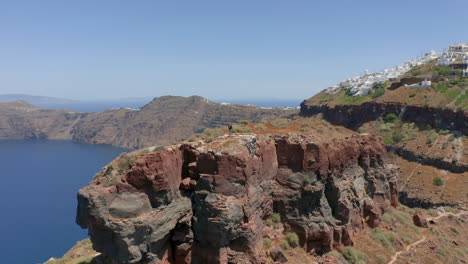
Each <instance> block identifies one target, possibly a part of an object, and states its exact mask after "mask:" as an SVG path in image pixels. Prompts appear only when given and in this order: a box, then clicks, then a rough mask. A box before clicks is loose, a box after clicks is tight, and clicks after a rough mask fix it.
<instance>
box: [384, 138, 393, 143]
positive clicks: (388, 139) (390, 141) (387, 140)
mask: <svg viewBox="0 0 468 264" xmlns="http://www.w3.org/2000/svg"><path fill="white" fill-rule="evenodd" d="M383 142H384V143H385V144H387V145H388V144H393V139H392V138H391V137H386V138H384V140H383Z"/></svg>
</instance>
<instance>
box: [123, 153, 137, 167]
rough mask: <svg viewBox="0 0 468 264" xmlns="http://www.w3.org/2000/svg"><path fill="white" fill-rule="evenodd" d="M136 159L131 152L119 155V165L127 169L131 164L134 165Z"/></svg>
mask: <svg viewBox="0 0 468 264" xmlns="http://www.w3.org/2000/svg"><path fill="white" fill-rule="evenodd" d="M135 162H136V159H135V156H134V155H132V154H124V155H122V156H121V157H120V160H119V167H120V168H121V169H123V170H128V169H130V168H131V167H133V165H135Z"/></svg>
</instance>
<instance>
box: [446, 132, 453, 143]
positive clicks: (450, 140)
mask: <svg viewBox="0 0 468 264" xmlns="http://www.w3.org/2000/svg"><path fill="white" fill-rule="evenodd" d="M447 140H448V141H449V142H452V141H454V140H455V135H453V134H452V135H450V136H449V137H448V138H447Z"/></svg>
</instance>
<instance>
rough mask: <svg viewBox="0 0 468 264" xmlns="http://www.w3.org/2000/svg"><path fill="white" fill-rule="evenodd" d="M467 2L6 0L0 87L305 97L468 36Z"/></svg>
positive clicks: (68, 93)
mask: <svg viewBox="0 0 468 264" xmlns="http://www.w3.org/2000/svg"><path fill="white" fill-rule="evenodd" d="M337 5H339V6H340V8H336V6H337ZM466 10H468V3H467V2H466V1H461V0H452V1H445V2H444V3H441V2H440V1H411V2H408V1H401V0H398V1H392V2H384V3H382V2H377V1H359V3H357V2H347V1H333V2H327V3H312V2H310V1H295V2H294V4H291V2H288V3H286V2H284V3H280V2H272V1H256V2H255V3H252V2H251V1H236V2H235V3H234V2H230V3H228V2H219V1H197V2H185V3H180V2H179V3H174V2H170V3H168V2H166V3H163V2H154V1H139V2H138V4H136V3H134V2H116V1H99V2H95V1H79V2H62V1H40V2H38V1H15V2H3V3H0V34H1V36H2V49H0V56H1V57H2V60H1V61H0V87H1V88H0V94H31V95H40V96H51V97H62V98H70V99H76V100H90V99H95V100H115V99H120V98H129V97H132V98H134V97H145V98H146V97H148V98H149V97H158V96H162V95H180V96H190V95H200V96H203V97H206V98H208V99H229V98H230V99H231V100H239V99H246V98H248V99H260V98H280V99H285V100H288V99H298V98H303V99H305V98H308V97H310V96H312V95H313V94H315V93H317V92H319V91H320V90H322V89H324V88H326V87H328V86H330V85H333V84H336V83H337V82H339V81H341V80H343V79H346V78H348V77H351V76H355V75H360V74H362V72H363V71H364V69H369V71H371V72H374V71H378V70H381V69H383V68H387V67H390V66H393V65H396V64H399V63H401V62H403V61H405V60H408V59H411V58H414V57H417V56H421V54H422V53H423V52H426V51H429V50H432V49H434V50H436V51H438V52H440V51H442V49H444V48H446V47H448V46H449V45H451V44H453V43H459V42H466V39H463V34H462V33H463V32H466V28H465V24H464V18H465V17H466V14H465V13H466ZM441 14H450V16H441ZM343 21H347V23H343ZM402 39H403V40H404V41H402Z"/></svg>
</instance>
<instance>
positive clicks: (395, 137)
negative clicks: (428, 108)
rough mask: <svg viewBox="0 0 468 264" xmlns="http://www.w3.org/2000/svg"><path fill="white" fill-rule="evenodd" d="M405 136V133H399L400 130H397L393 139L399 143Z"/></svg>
mask: <svg viewBox="0 0 468 264" xmlns="http://www.w3.org/2000/svg"><path fill="white" fill-rule="evenodd" d="M404 138H405V137H404V136H403V134H401V133H399V132H395V133H393V135H392V140H393V142H395V143H398V142H400V141H402V140H403V139H404Z"/></svg>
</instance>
